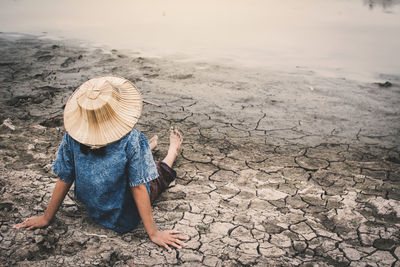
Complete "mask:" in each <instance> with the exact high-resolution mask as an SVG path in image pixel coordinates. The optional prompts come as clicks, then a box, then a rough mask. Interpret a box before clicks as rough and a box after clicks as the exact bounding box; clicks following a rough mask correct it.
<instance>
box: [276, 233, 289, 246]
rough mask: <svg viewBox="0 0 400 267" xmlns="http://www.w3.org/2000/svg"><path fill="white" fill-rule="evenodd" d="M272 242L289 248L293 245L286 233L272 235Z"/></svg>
mask: <svg viewBox="0 0 400 267" xmlns="http://www.w3.org/2000/svg"><path fill="white" fill-rule="evenodd" d="M271 243H272V244H274V245H276V246H278V247H283V248H288V247H290V246H291V245H292V242H291V240H290V238H289V237H287V236H286V235H284V234H277V235H272V236H271Z"/></svg>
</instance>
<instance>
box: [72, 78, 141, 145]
mask: <svg viewBox="0 0 400 267" xmlns="http://www.w3.org/2000/svg"><path fill="white" fill-rule="evenodd" d="M141 113H142V95H141V94H140V92H139V90H138V89H137V88H136V87H135V85H133V84H132V83H131V82H130V81H128V80H127V79H125V78H122V77H116V76H107V77H100V78H94V79H91V80H89V81H87V82H85V83H83V84H82V85H81V86H80V87H79V88H78V89H76V90H75V92H74V93H73V94H72V95H71V96H70V98H69V99H68V101H67V104H66V105H65V109H64V126H65V129H66V131H67V132H68V134H69V135H70V136H71V137H72V138H73V139H75V140H76V141H78V142H79V143H81V144H85V145H88V146H104V145H108V144H110V143H113V142H115V141H118V140H119V139H121V138H122V137H124V136H125V135H126V134H128V133H129V132H130V131H131V130H132V129H133V127H134V126H135V124H136V123H137V122H138V120H139V118H140V115H141Z"/></svg>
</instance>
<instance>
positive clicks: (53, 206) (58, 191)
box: [13, 179, 72, 230]
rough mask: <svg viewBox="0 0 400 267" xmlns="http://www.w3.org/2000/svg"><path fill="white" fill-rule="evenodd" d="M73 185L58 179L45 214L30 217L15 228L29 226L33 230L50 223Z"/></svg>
mask: <svg viewBox="0 0 400 267" xmlns="http://www.w3.org/2000/svg"><path fill="white" fill-rule="evenodd" d="M71 185H72V184H68V183H66V182H64V181H62V180H61V179H58V180H57V183H56V186H55V188H54V191H53V195H52V196H51V199H50V203H49V205H48V206H47V209H46V211H45V212H44V214H43V215H41V216H34V217H30V218H28V219H26V220H25V221H23V222H22V223H19V224H17V225H14V226H13V228H16V229H19V228H23V227H28V229H27V230H31V229H35V228H41V227H44V226H46V225H48V224H49V223H50V221H51V220H52V219H53V217H54V215H55V214H56V212H57V210H58V208H59V207H60V206H61V203H62V202H63V201H64V198H65V195H66V194H67V193H68V191H69V189H70V188H71Z"/></svg>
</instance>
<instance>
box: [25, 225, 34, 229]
mask: <svg viewBox="0 0 400 267" xmlns="http://www.w3.org/2000/svg"><path fill="white" fill-rule="evenodd" d="M33 228H35V226H34V225H32V226H30V227H28V229H26V230H31V229H33Z"/></svg>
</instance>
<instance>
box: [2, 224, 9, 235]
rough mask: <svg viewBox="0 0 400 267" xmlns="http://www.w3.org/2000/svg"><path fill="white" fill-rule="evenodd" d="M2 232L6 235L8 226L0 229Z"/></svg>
mask: <svg viewBox="0 0 400 267" xmlns="http://www.w3.org/2000/svg"><path fill="white" fill-rule="evenodd" d="M0 231H1V232H2V233H5V232H7V231H8V227H7V226H6V225H2V226H1V228H0Z"/></svg>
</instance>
